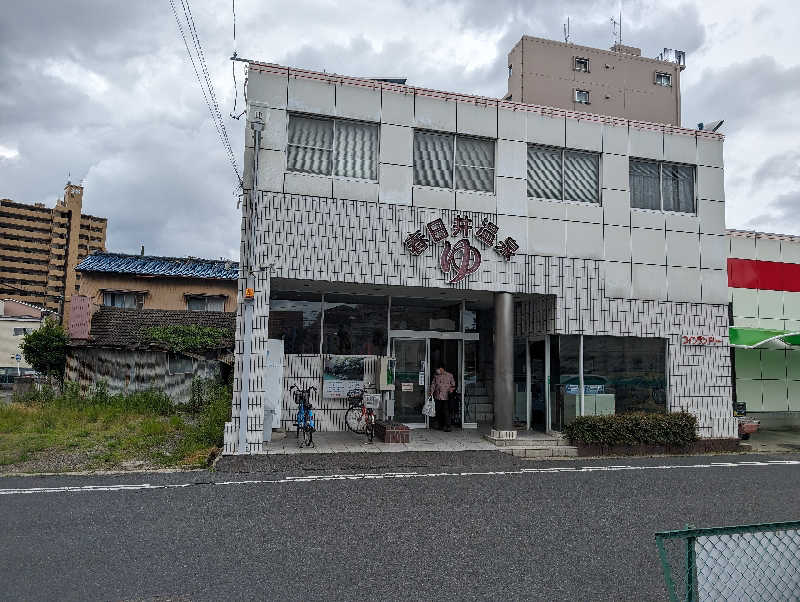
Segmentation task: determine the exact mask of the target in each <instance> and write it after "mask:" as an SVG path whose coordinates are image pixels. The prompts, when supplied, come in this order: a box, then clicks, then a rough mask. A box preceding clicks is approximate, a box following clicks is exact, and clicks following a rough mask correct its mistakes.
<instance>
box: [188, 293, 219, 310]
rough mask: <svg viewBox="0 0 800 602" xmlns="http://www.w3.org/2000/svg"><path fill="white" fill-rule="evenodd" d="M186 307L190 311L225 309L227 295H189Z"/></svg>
mask: <svg viewBox="0 0 800 602" xmlns="http://www.w3.org/2000/svg"><path fill="white" fill-rule="evenodd" d="M186 309H187V310H189V311H225V297H224V296H222V295H216V296H207V295H187V296H186Z"/></svg>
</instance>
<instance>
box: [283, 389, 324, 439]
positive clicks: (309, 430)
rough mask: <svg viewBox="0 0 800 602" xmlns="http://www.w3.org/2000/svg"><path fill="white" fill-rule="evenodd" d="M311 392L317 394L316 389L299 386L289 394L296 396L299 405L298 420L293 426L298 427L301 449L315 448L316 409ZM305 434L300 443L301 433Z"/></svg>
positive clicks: (290, 390)
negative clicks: (312, 402) (312, 403)
mask: <svg viewBox="0 0 800 602" xmlns="http://www.w3.org/2000/svg"><path fill="white" fill-rule="evenodd" d="M311 391H314V393H316V392H317V388H316V387H308V388H307V389H301V388H300V387H298V386H297V385H292V386H291V387H290V388H289V392H290V393H292V394H293V395H294V400H295V403H297V406H298V408H297V419H296V420H295V422H294V424H293V426H296V427H297V441H298V445H299V446H300V447H314V431H315V430H316V428H315V427H314V424H315V423H314V408H313V406H312V405H311ZM301 432H302V433H303V440H302V441H300V433H301Z"/></svg>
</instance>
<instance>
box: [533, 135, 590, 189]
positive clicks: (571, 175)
mask: <svg viewBox="0 0 800 602" xmlns="http://www.w3.org/2000/svg"><path fill="white" fill-rule="evenodd" d="M528 196H530V197H535V198H539V199H548V200H559V201H560V200H566V201H581V202H584V203H599V202H600V155H599V154H598V153H591V152H586V151H576V150H569V149H562V148H551V147H548V146H539V145H537V144H529V145H528Z"/></svg>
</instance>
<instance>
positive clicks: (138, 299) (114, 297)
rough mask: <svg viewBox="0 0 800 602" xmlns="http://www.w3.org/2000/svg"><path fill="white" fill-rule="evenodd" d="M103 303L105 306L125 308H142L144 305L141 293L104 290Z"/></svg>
mask: <svg viewBox="0 0 800 602" xmlns="http://www.w3.org/2000/svg"><path fill="white" fill-rule="evenodd" d="M103 305H105V306H106V307H122V308H125V309H142V307H143V306H144V295H143V294H142V293H124V292H123V293H120V292H114V291H106V292H104V293H103Z"/></svg>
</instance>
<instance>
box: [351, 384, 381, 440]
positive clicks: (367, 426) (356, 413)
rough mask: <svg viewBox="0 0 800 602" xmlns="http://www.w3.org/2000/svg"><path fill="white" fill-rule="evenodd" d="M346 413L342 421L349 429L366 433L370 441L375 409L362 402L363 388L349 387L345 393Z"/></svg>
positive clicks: (373, 432)
mask: <svg viewBox="0 0 800 602" xmlns="http://www.w3.org/2000/svg"><path fill="white" fill-rule="evenodd" d="M347 404H348V409H347V413H346V414H345V415H344V423H345V425H346V426H347V428H349V429H350V430H351V431H353V432H354V433H357V434H359V435H366V436H367V440H368V441H369V442H370V443H372V440H373V438H374V437H375V409H374V408H373V407H371V406H367V404H366V403H364V389H351V390H350V391H348V393H347Z"/></svg>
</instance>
